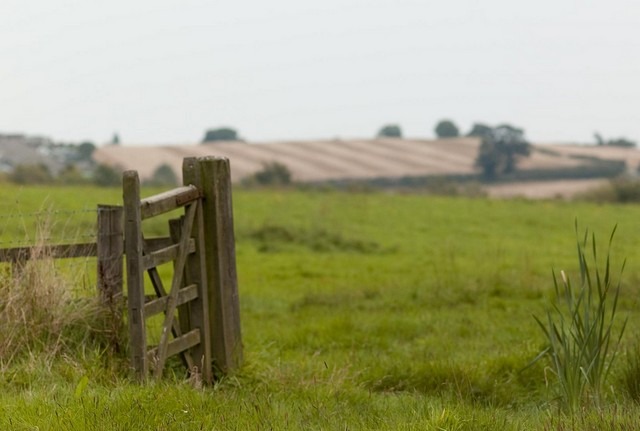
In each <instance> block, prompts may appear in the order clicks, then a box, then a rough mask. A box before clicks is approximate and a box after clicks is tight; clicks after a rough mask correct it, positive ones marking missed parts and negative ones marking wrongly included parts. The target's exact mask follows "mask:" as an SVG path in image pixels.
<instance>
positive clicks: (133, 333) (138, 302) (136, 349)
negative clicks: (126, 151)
mask: <svg viewBox="0 0 640 431" xmlns="http://www.w3.org/2000/svg"><path fill="white" fill-rule="evenodd" d="M122 194H123V200H124V234H125V238H126V241H125V253H126V259H125V260H126V263H127V265H126V266H127V294H128V309H129V310H128V311H129V316H128V320H129V350H130V355H131V364H132V367H133V371H134V374H135V376H136V377H137V378H138V380H141V381H142V380H144V379H146V377H147V374H148V372H149V361H148V360H147V335H146V324H145V316H144V302H145V297H144V271H143V270H142V268H141V266H142V250H143V241H142V218H141V209H140V179H139V178H138V173H137V172H136V171H125V172H124V173H123V174H122Z"/></svg>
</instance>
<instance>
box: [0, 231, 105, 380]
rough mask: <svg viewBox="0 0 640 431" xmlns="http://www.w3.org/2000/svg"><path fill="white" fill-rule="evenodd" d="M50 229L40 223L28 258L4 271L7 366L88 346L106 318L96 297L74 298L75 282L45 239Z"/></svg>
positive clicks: (0, 287)
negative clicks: (49, 248)
mask: <svg viewBox="0 0 640 431" xmlns="http://www.w3.org/2000/svg"><path fill="white" fill-rule="evenodd" d="M50 228H51V225H50V222H49V221H45V222H43V223H41V224H40V226H39V227H38V230H37V232H36V244H35V245H34V246H33V247H32V248H31V250H30V256H29V258H28V259H27V260H24V261H21V262H16V263H14V264H13V267H12V271H10V272H9V271H5V272H3V273H2V275H1V276H0V313H2V319H0V358H2V363H1V364H0V367H1V368H2V369H3V370H5V369H7V367H10V366H11V365H12V363H14V362H19V363H22V361H23V360H24V359H25V358H34V359H37V361H38V362H40V363H41V364H43V365H42V366H46V365H44V364H50V363H51V361H52V360H53V358H55V357H59V356H61V355H64V354H66V353H67V352H72V351H73V352H75V351H77V350H78V349H83V348H84V346H85V345H86V343H87V342H88V341H89V339H90V338H91V337H92V336H93V335H95V334H97V333H99V332H101V331H100V327H101V326H102V324H103V323H101V321H104V319H103V318H102V313H101V310H100V307H99V304H98V301H97V298H96V297H95V296H94V297H89V298H76V297H74V290H77V289H74V282H73V281H72V280H70V279H69V275H68V274H64V273H63V271H62V270H61V269H60V268H59V267H58V266H57V265H56V260H55V259H54V258H53V257H52V256H51V254H50V253H49V251H48V247H47V245H46V241H45V239H46V238H47V237H48V233H49V232H50ZM75 275H76V276H78V273H77V272H76V274H75ZM80 277H82V274H80Z"/></svg>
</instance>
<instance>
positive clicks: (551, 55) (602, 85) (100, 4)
mask: <svg viewBox="0 0 640 431" xmlns="http://www.w3.org/2000/svg"><path fill="white" fill-rule="evenodd" d="M639 102H640V2H638V1H637V0H608V1H588V0H581V1H578V0H573V1H568V0H537V1H528V2H522V1H517V0H478V1H473V0H458V1H456V0H450V1H444V0H441V1H428V0H422V1H418V0H413V1H412V0H317V1H305V0H272V1H258V0H234V1H204V0H180V1H174V0H110V1H93V0H82V1H81V0H0V133H10V132H14V133H16V132H19V133H26V134H29V135H45V136H49V137H51V138H53V139H54V140H56V141H82V140H87V139H88V140H92V141H94V142H96V143H98V144H101V143H104V142H106V141H108V140H110V139H111V137H112V135H113V134H114V132H117V133H118V134H119V135H120V137H121V139H122V142H123V144H124V145H134V144H173V143H195V142H198V141H199V140H201V139H202V137H203V136H204V132H205V130H206V129H208V128H215V127H219V126H231V127H234V128H236V129H237V130H238V131H239V133H240V135H241V136H242V137H243V138H245V139H247V140H249V141H255V142H264V141H274V140H290V139H317V138H327V139H331V138H335V137H341V138H367V137H373V136H374V135H375V134H376V132H377V131H378V129H379V128H380V127H381V126H383V125H385V124H388V123H396V124H399V125H400V126H401V127H402V130H403V132H404V135H405V136H407V137H415V138H430V137H433V135H434V133H433V129H434V126H435V124H436V123H437V121H438V120H441V119H443V118H448V119H451V120H453V121H454V122H455V123H456V124H457V125H458V126H459V127H460V129H461V130H462V132H465V133H466V132H467V131H468V130H469V128H470V127H471V125H472V123H474V122H483V123H487V124H489V125H496V124H498V123H504V122H507V123H511V124H513V125H516V126H520V127H523V128H524V129H525V131H526V136H527V137H528V138H529V139H530V140H532V141H534V142H558V141H578V142H593V141H594V139H593V132H594V131H599V132H600V133H601V134H602V135H603V136H604V137H606V138H613V137H620V136H624V137H627V138H629V139H633V140H638V141H640V106H639Z"/></svg>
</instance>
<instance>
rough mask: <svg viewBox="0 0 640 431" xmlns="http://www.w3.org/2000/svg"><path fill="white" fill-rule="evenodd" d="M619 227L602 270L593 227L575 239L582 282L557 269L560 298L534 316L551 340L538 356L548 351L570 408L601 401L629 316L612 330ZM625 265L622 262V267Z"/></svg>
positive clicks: (616, 286) (557, 297)
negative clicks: (613, 267)
mask: <svg viewBox="0 0 640 431" xmlns="http://www.w3.org/2000/svg"><path fill="white" fill-rule="evenodd" d="M615 231H616V229H615V228H614V229H613V231H612V233H611V236H610V237H609V246H608V250H607V256H606V260H605V265H604V272H601V271H600V269H599V268H598V266H597V263H598V262H597V246H596V238H595V235H593V234H592V235H591V241H590V245H591V247H590V248H591V258H590V259H589V258H588V255H587V252H586V250H587V249H588V248H589V233H588V231H585V234H584V237H583V239H582V241H580V240H578V242H577V249H578V261H579V265H580V284H579V286H577V287H576V286H574V285H573V284H572V283H571V279H570V278H569V277H568V276H567V275H566V274H565V273H564V271H561V272H560V275H561V280H558V278H557V276H556V274H555V271H554V273H553V283H554V287H555V294H556V302H555V303H554V304H553V306H552V307H551V309H549V310H548V311H547V316H546V320H545V321H544V322H543V321H542V320H541V319H539V318H538V317H536V316H534V318H535V320H536V322H537V323H538V325H539V326H540V328H541V329H542V332H543V333H544V335H545V338H546V340H547V343H548V346H547V348H546V349H544V350H543V351H542V352H541V353H540V355H539V356H538V358H536V359H539V358H541V357H544V356H546V357H548V358H549V360H550V363H551V365H550V370H551V371H552V372H553V374H554V375H555V376H556V378H557V382H558V386H559V388H560V399H561V401H562V405H563V406H564V407H565V408H566V409H567V410H568V411H570V412H577V411H578V410H579V409H580V408H581V407H584V406H585V403H588V404H593V405H595V406H597V407H600V406H601V401H602V397H603V395H604V389H605V382H606V380H607V378H608V376H609V373H610V371H611V365H612V364H613V362H614V360H615V358H616V355H617V352H618V347H619V344H620V339H621V337H622V334H623V332H624V328H625V326H626V320H625V321H624V323H623V324H622V327H621V328H620V329H619V332H618V335H617V337H616V336H615V335H614V333H613V332H614V319H615V316H616V310H617V304H618V296H619V293H620V282H619V281H618V282H617V283H614V281H613V278H612V276H611V261H610V250H611V244H612V242H613V237H614V235H615ZM577 234H578V226H577V222H576V236H577ZM592 263H593V266H594V267H593V269H592V268H591V264H592ZM623 269H624V263H623V264H622V268H621V270H620V272H621V273H622V270H623Z"/></svg>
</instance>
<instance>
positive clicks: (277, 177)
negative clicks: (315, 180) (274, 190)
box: [243, 162, 291, 186]
mask: <svg viewBox="0 0 640 431" xmlns="http://www.w3.org/2000/svg"><path fill="white" fill-rule="evenodd" d="M243 183H244V184H245V185H255V184H258V185H262V186H283V185H287V184H290V183H291V171H290V170H289V168H288V167H287V166H286V165H283V164H282V163H278V162H270V163H263V164H262V169H261V170H259V171H258V172H256V173H254V174H253V175H251V176H250V177H248V178H246V179H245V180H243Z"/></svg>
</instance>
